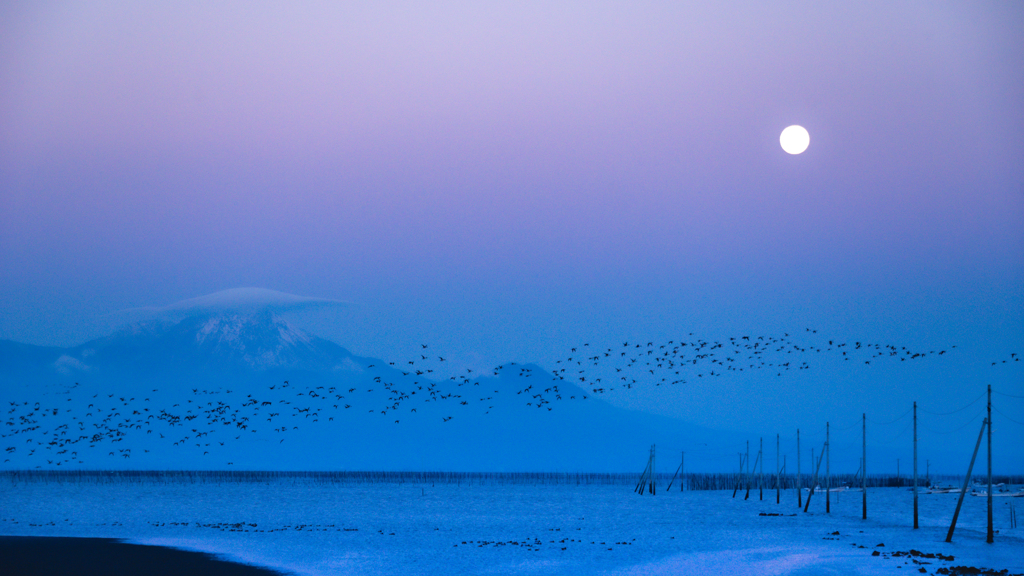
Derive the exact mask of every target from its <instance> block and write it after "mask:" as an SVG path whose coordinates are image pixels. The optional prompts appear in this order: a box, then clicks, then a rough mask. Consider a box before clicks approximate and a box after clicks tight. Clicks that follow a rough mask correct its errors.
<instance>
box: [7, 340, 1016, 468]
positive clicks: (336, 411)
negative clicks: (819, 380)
mask: <svg viewBox="0 0 1024 576" xmlns="http://www.w3.org/2000/svg"><path fill="white" fill-rule="evenodd" d="M815 334H816V331H813V330H810V329H808V330H807V331H806V333H805V334H804V336H806V337H807V341H805V342H801V341H798V340H797V339H796V338H794V337H792V336H790V335H789V334H783V335H782V336H738V337H733V338H728V339H724V340H713V341H709V340H704V339H702V338H699V337H694V336H693V335H692V334H690V335H688V336H687V337H686V338H684V339H680V340H669V341H667V342H653V341H648V342H642V343H640V342H623V343H622V345H621V346H616V347H604V348H602V349H598V348H596V347H591V346H590V344H589V343H586V344H583V345H581V346H577V347H573V348H571V350H570V352H569V353H568V354H567V355H566V357H564V358H562V359H559V360H556V361H555V362H554V367H553V368H552V369H550V370H544V369H542V368H539V367H536V366H533V365H520V364H515V363H512V364H504V365H501V366H497V367H495V368H493V369H492V370H491V371H490V372H488V373H483V374H482V373H479V372H477V373H474V372H473V370H472V369H465V372H464V373H462V374H459V375H452V376H449V377H448V378H443V377H439V376H436V374H440V373H441V372H442V371H443V369H442V367H443V366H444V364H443V363H444V362H446V359H445V358H444V357H441V356H437V355H434V354H432V353H429V352H430V351H429V347H428V346H427V345H425V344H424V345H422V350H421V353H420V354H418V355H417V357H415V358H412V359H409V360H405V361H398V362H390V363H388V364H387V365H384V364H379V365H378V364H365V365H364V366H362V372H361V373H359V374H358V375H351V376H346V377H344V378H341V377H339V379H338V382H337V383H336V384H335V385H330V386H328V385H301V384H297V383H292V382H289V381H284V382H279V383H276V384H271V385H267V386H265V387H263V386H260V387H259V389H256V387H255V386H250V387H247V388H246V389H245V390H231V389H224V388H218V389H214V390H206V389H200V388H191V387H190V388H188V389H186V390H181V389H178V390H165V391H164V392H163V393H161V391H160V390H159V389H150V390H149V391H147V392H141V391H140V392H137V393H135V394H119V393H109V392H101V391H98V390H100V389H99V388H91V387H88V386H80V385H78V384H76V385H75V386H72V387H70V388H69V389H67V390H64V391H61V392H59V393H53V394H48V396H49V400H50V403H47V404H44V402H45V399H44V400H23V399H22V400H8V401H7V402H6V410H5V412H6V418H5V419H4V421H3V422H2V425H3V429H2V430H0V446H3V450H4V451H5V461H4V462H5V464H9V463H10V462H12V458H15V459H16V461H17V464H18V465H30V466H31V465H34V467H36V468H42V467H43V466H47V467H57V466H62V465H68V464H85V463H86V459H87V457H88V459H89V460H90V461H93V458H92V457H95V456H106V457H107V458H118V459H124V460H127V459H131V458H133V457H136V458H138V457H139V456H140V455H143V454H147V453H149V452H150V451H151V450H152V451H155V452H158V453H159V452H162V451H167V450H172V449H179V450H189V451H193V453H194V454H195V455H199V456H204V457H205V456H207V455H210V454H211V453H214V454H215V456H220V457H224V458H225V459H227V458H230V455H231V448H232V447H233V446H236V445H237V444H236V443H237V442H240V441H243V440H252V439H256V438H257V437H258V438H260V439H262V440H263V441H272V440H277V441H278V443H283V442H284V441H285V439H286V438H287V437H288V435H289V434H290V433H294V432H295V431H297V430H299V429H300V428H306V427H316V426H323V425H324V424H326V423H327V422H332V421H335V419H336V418H337V419H341V418H343V417H345V416H346V414H352V413H354V412H362V413H363V414H364V415H370V414H375V415H379V416H380V417H382V418H387V419H388V421H390V420H391V419H393V421H394V424H400V423H401V422H402V420H403V419H404V418H417V417H421V416H422V417H437V418H439V420H440V422H442V423H446V422H450V421H451V420H452V419H453V418H454V416H455V415H456V414H458V413H459V411H460V410H464V409H467V408H469V407H470V404H471V403H472V404H473V405H475V406H476V407H478V408H479V411H480V414H481V415H486V414H490V413H491V411H492V410H495V409H496V407H512V406H516V405H518V406H520V407H525V408H528V409H538V410H545V409H546V411H551V410H552V409H553V406H554V403H556V402H569V401H583V400H586V399H588V397H589V396H588V394H590V395H594V394H605V393H607V392H610V391H612V390H616V389H620V390H630V389H633V388H636V387H640V386H662V385H686V384H687V383H691V382H694V381H695V380H699V379H703V378H719V377H722V376H726V375H729V374H733V373H741V372H755V371H766V372H767V373H769V374H770V375H771V376H773V377H780V376H782V375H783V374H784V373H785V372H788V371H791V370H808V369H810V368H811V364H810V360H811V359H812V358H813V357H815V356H819V357H820V356H826V355H831V356H832V357H834V359H835V360H836V361H841V362H851V363H853V364H855V365H860V366H870V365H872V363H876V364H877V363H880V362H886V361H888V362H907V361H919V360H921V359H924V358H930V357H940V356H943V355H946V354H948V353H949V352H950V351H951V350H952V349H954V348H956V346H951V347H950V349H949V350H946V349H940V350H929V351H917V350H911V349H908V348H906V347H903V346H896V345H891V344H877V343H865V342H840V341H838V340H832V339H826V338H819V337H816V336H815ZM809 342H816V343H813V344H812V343H809ZM1019 361H1020V358H1019V357H1018V355H1017V354H1012V355H1011V356H1010V357H1009V358H1007V359H1003V360H1002V363H1006V362H1019ZM997 363H999V362H998V361H997V362H994V363H993V364H997ZM513 393H514V394H513ZM506 398H507V399H506ZM349 411H351V412H349ZM260 431H262V434H259V432H260ZM253 435H257V436H253ZM268 439H269V440H268ZM140 452H141V454H140ZM227 464H229V465H230V464H231V462H230V461H228V462H227Z"/></svg>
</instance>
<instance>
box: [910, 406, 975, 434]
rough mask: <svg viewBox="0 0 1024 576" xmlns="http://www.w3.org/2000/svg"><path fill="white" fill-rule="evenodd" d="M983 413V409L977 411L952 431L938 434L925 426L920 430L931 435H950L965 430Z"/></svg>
mask: <svg viewBox="0 0 1024 576" xmlns="http://www.w3.org/2000/svg"><path fill="white" fill-rule="evenodd" d="M984 413H985V409H984V408H982V409H981V410H979V411H978V413H977V414H975V415H974V417H973V418H971V419H970V420H968V421H967V422H966V423H965V424H963V425H962V426H960V427H959V428H954V429H953V430H945V431H942V432H940V431H938V430H932V429H931V428H928V427H927V426H922V428H924V429H925V430H927V431H929V432H931V433H932V434H952V433H954V432H959V431H961V430H963V429H964V428H967V427H968V426H970V425H971V424H973V423H974V421H975V420H977V419H978V417H979V416H981V415H982V414H984Z"/></svg>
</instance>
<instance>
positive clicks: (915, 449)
mask: <svg viewBox="0 0 1024 576" xmlns="http://www.w3.org/2000/svg"><path fill="white" fill-rule="evenodd" d="M914 530H917V402H914Z"/></svg>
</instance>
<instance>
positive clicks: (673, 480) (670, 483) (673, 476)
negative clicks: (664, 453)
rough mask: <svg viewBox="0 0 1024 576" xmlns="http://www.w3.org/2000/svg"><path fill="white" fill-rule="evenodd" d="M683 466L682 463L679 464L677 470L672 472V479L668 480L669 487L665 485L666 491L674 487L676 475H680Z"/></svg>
mask: <svg viewBox="0 0 1024 576" xmlns="http://www.w3.org/2000/svg"><path fill="white" fill-rule="evenodd" d="M681 468H682V465H680V466H679V468H676V471H675V472H673V473H672V479H671V480H669V481H668V486H667V487H665V491H666V492H668V491H669V490H671V489H672V483H673V482H675V481H676V476H678V475H679V470H680V469H681ZM680 483H681V482H680Z"/></svg>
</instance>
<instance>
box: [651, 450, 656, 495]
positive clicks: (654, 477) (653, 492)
mask: <svg viewBox="0 0 1024 576" xmlns="http://www.w3.org/2000/svg"><path fill="white" fill-rule="evenodd" d="M655 479H656V476H655V475H654V444H651V494H652V495H654V494H657V492H655V487H654V481H655Z"/></svg>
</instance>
